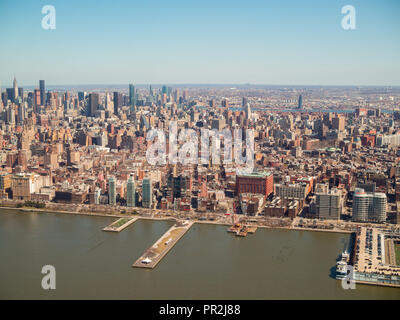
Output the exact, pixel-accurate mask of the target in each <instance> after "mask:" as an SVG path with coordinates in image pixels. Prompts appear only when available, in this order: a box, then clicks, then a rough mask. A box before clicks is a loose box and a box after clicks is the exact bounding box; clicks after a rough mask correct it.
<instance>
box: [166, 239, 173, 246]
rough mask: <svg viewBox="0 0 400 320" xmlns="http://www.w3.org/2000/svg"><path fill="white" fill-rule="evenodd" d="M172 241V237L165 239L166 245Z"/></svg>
mask: <svg viewBox="0 0 400 320" xmlns="http://www.w3.org/2000/svg"><path fill="white" fill-rule="evenodd" d="M171 241H172V238H169V239H168V240H167V241H165V245H166V246H167V245H168V244H169V243H170V242H171Z"/></svg>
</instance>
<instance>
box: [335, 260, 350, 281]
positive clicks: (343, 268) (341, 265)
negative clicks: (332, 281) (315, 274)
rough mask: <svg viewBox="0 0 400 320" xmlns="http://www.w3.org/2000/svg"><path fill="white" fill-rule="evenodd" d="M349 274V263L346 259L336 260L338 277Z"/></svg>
mask: <svg viewBox="0 0 400 320" xmlns="http://www.w3.org/2000/svg"><path fill="white" fill-rule="evenodd" d="M346 276H347V263H346V262H344V261H338V262H336V279H345V278H346Z"/></svg>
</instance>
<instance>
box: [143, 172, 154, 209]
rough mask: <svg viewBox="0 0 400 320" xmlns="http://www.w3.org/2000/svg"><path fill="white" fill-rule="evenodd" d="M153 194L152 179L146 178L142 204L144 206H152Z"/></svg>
mask: <svg viewBox="0 0 400 320" xmlns="http://www.w3.org/2000/svg"><path fill="white" fill-rule="evenodd" d="M152 196H153V190H152V186H151V179H149V178H145V179H143V184H142V205H143V207H144V208H151V203H152Z"/></svg>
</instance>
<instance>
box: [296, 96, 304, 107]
mask: <svg viewBox="0 0 400 320" xmlns="http://www.w3.org/2000/svg"><path fill="white" fill-rule="evenodd" d="M297 107H298V108H299V109H301V108H302V107H303V96H302V95H299V103H298V106H297Z"/></svg>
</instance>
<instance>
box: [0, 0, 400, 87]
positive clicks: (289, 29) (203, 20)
mask: <svg viewBox="0 0 400 320" xmlns="http://www.w3.org/2000/svg"><path fill="white" fill-rule="evenodd" d="M47 4H51V5H53V6H54V7H55V8H56V30H44V29H42V27H41V20H42V17H43V15H42V13H41V9H42V7H43V6H44V5H47ZM348 4H350V5H353V6H354V7H355V8H356V26H357V29H356V30H347V31H346V30H343V29H342V27H341V20H342V17H343V15H342V14H341V8H342V7H343V6H344V5H348ZM0 43H1V50H0V61H1V62H0V81H1V84H2V86H3V87H5V86H9V85H10V84H11V82H12V78H13V76H14V74H15V75H16V77H17V80H18V82H19V83H20V84H21V85H32V84H36V83H38V80H39V79H45V80H46V83H47V84H50V85H51V84H54V85H59V84H123V83H130V82H133V83H140V84H145V83H167V84H168V83H170V84H171V83H175V84H176V83H253V84H287V85H295V84H298V85H307V84H309V85H400V1H398V0H381V1H378V0H374V1H372V0H361V1H354V0H346V1H339V0H319V1H316V0H314V1H311V0H302V1H299V0H280V1H278V0H262V1H261V0H246V1H242V0H241V1H236V0H229V1H227V0H213V1H210V0H202V1H193V0H186V1H180V0H169V1H168V0H142V1H135V0H133V1H132V0H131V1H128V0H127V1H120V0H113V1H102V0H96V1H94V0H85V1H76V0H46V1H36V0H30V1H26V0H25V1H24V0H12V1H11V0H1V1H0Z"/></svg>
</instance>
